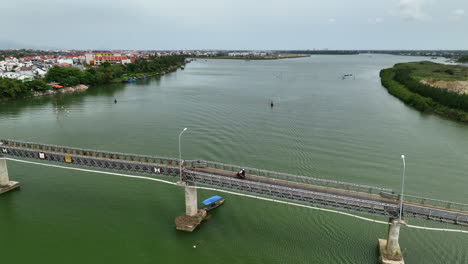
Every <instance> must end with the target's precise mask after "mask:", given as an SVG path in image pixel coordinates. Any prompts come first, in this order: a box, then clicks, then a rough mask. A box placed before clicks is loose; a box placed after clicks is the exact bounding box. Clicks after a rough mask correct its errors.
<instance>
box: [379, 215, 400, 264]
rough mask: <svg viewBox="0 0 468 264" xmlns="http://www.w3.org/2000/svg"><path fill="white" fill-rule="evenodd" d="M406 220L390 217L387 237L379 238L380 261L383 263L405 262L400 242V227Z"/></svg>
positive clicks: (395, 263) (397, 263)
mask: <svg viewBox="0 0 468 264" xmlns="http://www.w3.org/2000/svg"><path fill="white" fill-rule="evenodd" d="M404 224H405V222H404V221H403V220H402V221H401V222H400V220H399V219H394V218H390V220H389V225H388V233H387V239H386V240H385V239H379V251H380V257H379V262H380V263H382V264H404V263H405V261H404V260H403V254H402V253H401V249H400V244H399V242H398V240H399V237H400V227H401V226H402V225H404Z"/></svg>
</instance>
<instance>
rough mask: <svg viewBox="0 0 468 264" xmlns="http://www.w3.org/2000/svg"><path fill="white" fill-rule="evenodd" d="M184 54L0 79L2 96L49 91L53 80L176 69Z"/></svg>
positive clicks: (89, 80) (104, 79) (99, 80)
mask: <svg viewBox="0 0 468 264" xmlns="http://www.w3.org/2000/svg"><path fill="white" fill-rule="evenodd" d="M184 60H185V57H184V56H165V57H150V58H148V59H137V60H136V61H135V63H129V64H126V65H122V64H113V65H112V64H110V63H108V62H105V63H103V64H102V65H100V66H99V67H90V68H89V69H86V70H85V71H82V70H80V69H78V68H74V67H52V68H50V69H49V71H48V72H47V75H46V76H45V78H44V79H43V80H34V81H31V82H24V83H23V82H22V81H18V80H12V79H4V78H0V98H2V97H6V98H17V97H22V96H27V95H30V94H31V92H32V91H34V90H36V91H37V90H47V89H50V88H51V87H50V86H49V85H47V84H46V82H47V83H50V82H54V83H58V84H60V85H63V86H75V85H78V84H87V85H97V84H108V83H112V82H121V81H124V80H127V79H128V78H130V77H132V78H136V77H141V76H147V75H154V74H158V73H160V72H166V71H169V70H171V69H174V68H176V67H178V66H180V65H182V64H183V63H184Z"/></svg>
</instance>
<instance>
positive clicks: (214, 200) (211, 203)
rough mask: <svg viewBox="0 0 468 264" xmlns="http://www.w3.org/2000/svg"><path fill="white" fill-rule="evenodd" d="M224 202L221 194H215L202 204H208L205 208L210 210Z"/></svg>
mask: <svg viewBox="0 0 468 264" xmlns="http://www.w3.org/2000/svg"><path fill="white" fill-rule="evenodd" d="M223 203H224V199H223V197H221V196H218V195H215V196H212V197H210V198H208V199H206V200H204V201H203V202H202V204H204V205H206V207H205V208H203V210H206V211H209V210H212V209H215V208H216V207H218V206H220V205H222V204H223Z"/></svg>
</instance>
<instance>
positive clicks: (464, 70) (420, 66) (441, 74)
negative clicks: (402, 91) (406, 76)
mask: <svg viewBox="0 0 468 264" xmlns="http://www.w3.org/2000/svg"><path fill="white" fill-rule="evenodd" d="M394 68H396V69H409V70H411V77H413V78H415V79H417V80H429V81H467V80H468V67H466V66H459V65H445V64H438V63H434V62H430V61H420V62H409V63H399V64H396V65H395V66H394Z"/></svg>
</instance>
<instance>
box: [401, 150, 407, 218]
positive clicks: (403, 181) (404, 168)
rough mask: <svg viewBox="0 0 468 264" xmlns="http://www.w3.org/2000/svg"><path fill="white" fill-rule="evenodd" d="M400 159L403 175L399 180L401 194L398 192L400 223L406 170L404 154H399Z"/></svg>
mask: <svg viewBox="0 0 468 264" xmlns="http://www.w3.org/2000/svg"><path fill="white" fill-rule="evenodd" d="M401 159H402V160H403V176H402V180H401V194H400V223H401V214H402V213H403V188H404V187H405V170H406V163H405V155H401Z"/></svg>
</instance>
